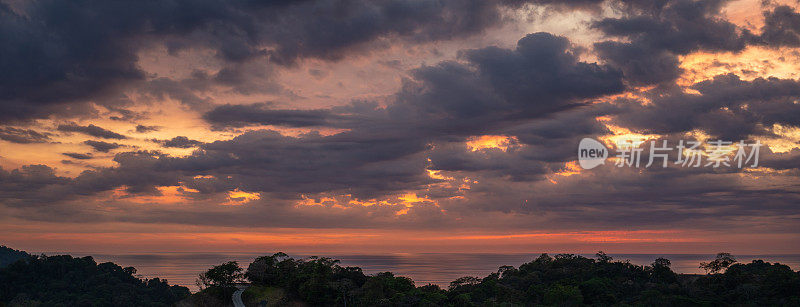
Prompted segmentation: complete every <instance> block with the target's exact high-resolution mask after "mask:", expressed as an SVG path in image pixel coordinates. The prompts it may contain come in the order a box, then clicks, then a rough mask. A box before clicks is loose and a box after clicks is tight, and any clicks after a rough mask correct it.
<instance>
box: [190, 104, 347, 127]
mask: <svg viewBox="0 0 800 307" xmlns="http://www.w3.org/2000/svg"><path fill="white" fill-rule="evenodd" d="M269 106H270V104H266V103H257V104H251V105H231V104H226V105H222V106H218V107H216V108H214V109H213V110H211V111H209V112H208V113H206V114H204V115H203V118H204V119H205V120H206V121H208V122H209V123H211V124H212V125H215V126H231V127H243V126H246V125H249V124H261V125H276V126H287V127H310V126H327V125H331V124H333V122H332V121H333V120H334V119H335V118H334V117H335V116H334V114H332V113H331V112H330V111H329V110H276V109H270V108H269Z"/></svg>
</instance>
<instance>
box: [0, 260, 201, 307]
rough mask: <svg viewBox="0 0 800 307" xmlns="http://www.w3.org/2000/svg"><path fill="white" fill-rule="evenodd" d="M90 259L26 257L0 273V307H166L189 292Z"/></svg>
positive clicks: (164, 281)
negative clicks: (8, 306)
mask: <svg viewBox="0 0 800 307" xmlns="http://www.w3.org/2000/svg"><path fill="white" fill-rule="evenodd" d="M135 273H136V269H134V268H132V267H127V268H122V267H120V266H118V265H116V264H114V263H111V262H106V263H101V264H97V263H96V262H95V261H94V259H92V257H83V258H73V257H72V256H49V257H48V256H28V257H26V258H24V259H21V260H19V261H17V262H14V263H12V264H10V265H8V266H7V267H5V268H2V269H0V305H10V306H171V305H173V304H175V302H177V301H179V300H181V299H183V298H185V297H186V296H188V295H189V289H187V288H186V287H181V286H170V285H168V284H167V281H166V280H159V279H158V278H154V279H149V280H142V279H139V278H137V277H135V276H134V274H135Z"/></svg>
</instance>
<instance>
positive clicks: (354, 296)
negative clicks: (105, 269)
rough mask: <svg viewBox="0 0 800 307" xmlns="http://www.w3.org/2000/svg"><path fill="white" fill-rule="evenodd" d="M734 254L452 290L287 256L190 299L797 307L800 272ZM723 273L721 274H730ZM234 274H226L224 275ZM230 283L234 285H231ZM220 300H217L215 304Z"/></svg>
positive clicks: (545, 260) (505, 276)
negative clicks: (239, 288) (682, 265)
mask: <svg viewBox="0 0 800 307" xmlns="http://www.w3.org/2000/svg"><path fill="white" fill-rule="evenodd" d="M735 262H736V260H735V259H734V258H733V256H731V255H730V254H728V253H720V254H719V255H718V256H717V259H714V260H713V261H711V262H709V263H703V265H705V266H706V267H713V268H712V269H711V270H710V271H712V274H708V275H696V274H676V273H675V272H673V271H672V270H671V269H670V264H671V263H670V261H669V260H668V259H664V258H659V259H656V260H655V261H654V262H653V263H652V264H651V265H647V266H642V265H635V264H631V263H630V262H627V261H613V259H612V258H611V257H610V256H608V255H606V254H605V253H603V252H599V253H598V254H597V259H589V258H586V257H582V256H578V255H573V254H559V255H555V256H553V257H551V256H549V255H547V254H542V255H541V256H539V257H538V258H536V259H534V260H533V261H531V262H528V263H525V264H523V265H521V266H520V267H518V268H515V267H512V266H503V267H500V268H499V269H498V270H497V272H495V273H492V274H489V275H488V276H485V277H483V278H478V277H462V278H459V279H457V280H455V281H453V282H452V283H450V286H449V287H448V288H447V289H441V288H440V287H439V286H437V285H423V286H419V287H417V286H415V284H414V282H413V281H412V280H411V279H409V278H407V277H400V276H395V275H394V274H393V273H391V272H384V273H378V274H374V275H365V274H364V273H363V271H362V270H361V268H358V267H347V266H340V265H339V261H338V260H334V259H330V258H324V257H323V258H318V257H311V258H308V259H294V258H291V257H289V256H287V255H286V254H284V253H277V254H274V255H272V256H263V257H259V258H257V259H255V261H253V263H251V264H250V265H249V266H248V267H247V269H246V270H243V269H242V270H237V268H238V264H236V263H235V262H228V263H225V264H222V265H220V266H216V267H214V268H212V269H210V270H209V271H208V272H206V273H204V274H201V276H200V280H201V281H203V282H202V284H203V285H204V286H205V287H206V288H205V289H204V290H203V291H201V292H199V293H197V294H195V295H194V296H193V297H192V298H191V299H189V300H188V301H187V302H185V303H187V305H189V303H193V304H194V305H206V306H215V304H224V303H225V302H226V300H229V297H230V293H232V292H233V288H232V287H230V285H232V284H233V283H234V282H235V281H237V280H238V281H243V282H250V283H251V285H250V287H249V288H248V289H247V290H246V291H245V292H244V299H245V301H246V302H247V303H248V305H253V306H258V305H260V304H264V303H266V304H267V305H270V306H282V305H292V304H299V305H304V304H305V305H313V306H345V305H346V306H496V305H502V306H531V305H546V306H578V305H596V306H610V305H617V306H626V305H638V306H644V305H646V306H676V305H677V306H697V305H753V306H766V305H773V306H774V305H778V306H780V305H783V306H798V305H800V272H794V271H792V270H791V268H789V267H788V266H786V265H782V264H778V263H775V264H771V263H769V262H764V261H762V260H755V261H753V262H751V263H747V264H740V263H735ZM723 270H724V273H716V272H720V271H723ZM223 272H228V274H223ZM226 289H227V291H226ZM214 296H218V300H216V301H215V300H214V298H213V297H214Z"/></svg>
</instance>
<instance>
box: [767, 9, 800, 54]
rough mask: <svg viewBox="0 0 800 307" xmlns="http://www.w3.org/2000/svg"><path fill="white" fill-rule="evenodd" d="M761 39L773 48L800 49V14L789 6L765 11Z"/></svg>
mask: <svg viewBox="0 0 800 307" xmlns="http://www.w3.org/2000/svg"><path fill="white" fill-rule="evenodd" d="M759 39H760V41H759V42H760V43H763V44H765V45H767V46H771V47H781V46H789V47H800V14H798V13H797V12H795V10H794V9H793V8H791V7H788V6H778V7H776V8H775V9H773V10H772V11H771V12H770V11H765V12H764V26H763V27H761V35H760V36H759Z"/></svg>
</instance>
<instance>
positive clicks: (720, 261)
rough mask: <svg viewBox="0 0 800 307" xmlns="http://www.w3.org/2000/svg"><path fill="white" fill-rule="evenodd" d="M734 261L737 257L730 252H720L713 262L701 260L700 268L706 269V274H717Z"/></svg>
mask: <svg viewBox="0 0 800 307" xmlns="http://www.w3.org/2000/svg"><path fill="white" fill-rule="evenodd" d="M734 263H736V258H734V257H733V256H732V255H731V254H730V253H719V254H717V259H714V260H713V261H711V262H700V268H701V269H703V270H705V271H706V274H716V273H719V272H721V271H722V270H725V269H727V268H728V267H729V266H730V265H731V264H734Z"/></svg>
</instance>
